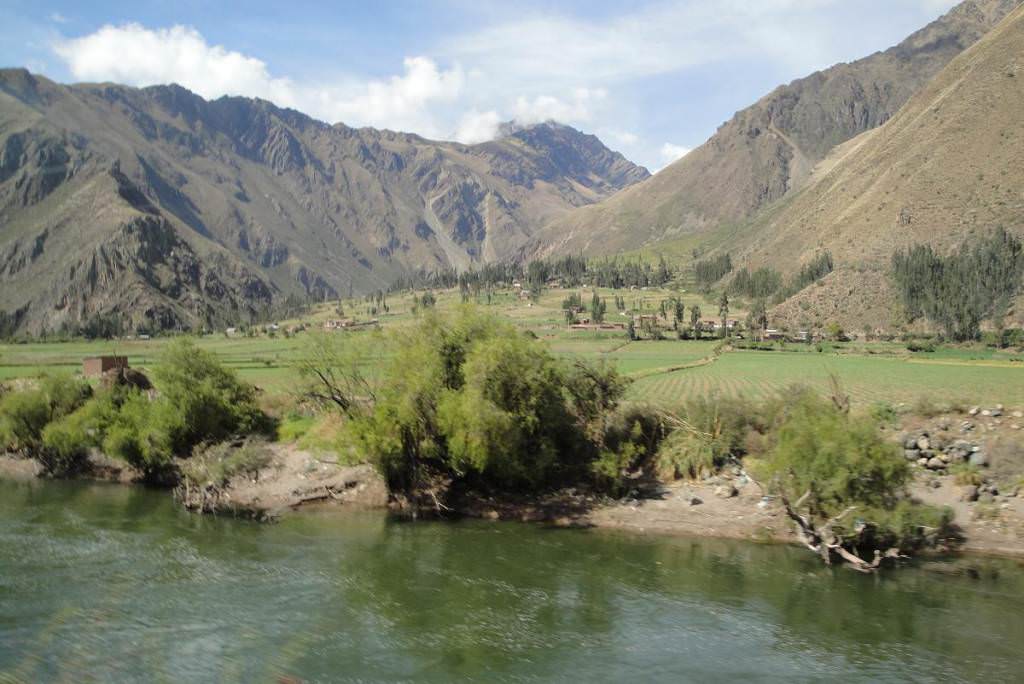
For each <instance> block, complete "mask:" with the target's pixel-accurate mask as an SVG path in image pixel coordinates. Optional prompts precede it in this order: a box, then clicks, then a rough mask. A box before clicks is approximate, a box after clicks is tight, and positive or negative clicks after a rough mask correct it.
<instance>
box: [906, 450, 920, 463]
mask: <svg viewBox="0 0 1024 684" xmlns="http://www.w3.org/2000/svg"><path fill="white" fill-rule="evenodd" d="M920 454H921V452H920V451H918V450H917V449H904V450H903V458H905V459H907V460H908V461H916V460H917V459H919V458H921V456H920Z"/></svg>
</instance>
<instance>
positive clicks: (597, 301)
mask: <svg viewBox="0 0 1024 684" xmlns="http://www.w3.org/2000/svg"><path fill="white" fill-rule="evenodd" d="M607 308H608V307H607V305H606V304H605V301H604V300H603V299H601V298H600V297H598V296H597V290H594V295H593V297H591V299H590V322H591V323H603V322H604V314H605V311H606V310H607Z"/></svg>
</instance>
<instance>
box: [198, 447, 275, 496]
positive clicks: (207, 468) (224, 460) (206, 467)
mask: <svg viewBox="0 0 1024 684" xmlns="http://www.w3.org/2000/svg"><path fill="white" fill-rule="evenodd" d="M271 461H272V458H271V452H270V449H268V448H267V445H266V444H264V443H262V442H259V441H246V442H243V443H242V444H241V445H240V446H239V445H234V444H231V443H229V442H221V443H218V444H200V445H198V446H197V447H196V449H195V451H194V452H193V454H192V458H190V459H189V460H188V461H186V462H185V463H184V465H182V468H181V474H182V477H183V478H184V479H185V481H186V482H188V483H189V484H190V485H192V486H197V487H206V486H209V485H212V486H214V487H223V486H225V485H226V484H227V483H228V481H229V480H231V479H232V478H233V477H235V476H238V475H244V476H247V477H249V478H257V477H259V471H260V470H262V469H264V468H266V467H267V466H269V465H270V463H271Z"/></svg>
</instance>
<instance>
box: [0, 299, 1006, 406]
mask: <svg viewBox="0 0 1024 684" xmlns="http://www.w3.org/2000/svg"><path fill="white" fill-rule="evenodd" d="M566 294H567V292H566V291H564V290H553V291H548V292H545V293H544V295H543V296H542V297H541V299H540V301H539V302H537V303H535V304H533V305H531V304H529V303H528V302H523V301H520V300H518V299H517V298H515V297H514V296H512V295H511V294H510V293H496V294H495V295H494V296H493V297H492V304H491V306H485V307H481V308H483V309H485V310H486V311H490V312H492V313H494V314H495V315H497V316H500V317H503V318H505V319H507V320H510V321H512V322H513V323H515V324H516V325H517V326H519V327H521V328H523V329H524V330H530V331H532V332H533V333H534V334H535V335H536V336H537V337H538V338H540V339H541V340H542V341H543V343H544V344H547V345H548V347H549V348H550V349H551V350H552V352H553V353H555V354H556V355H558V356H560V357H562V358H566V359H576V358H582V359H587V360H591V361H599V360H604V361H605V362H607V363H611V364H614V365H615V366H616V367H617V368H618V369H619V370H620V371H621V372H622V373H624V374H626V375H628V376H630V377H631V378H633V380H634V383H633V385H632V386H631V388H630V391H629V398H630V399H632V400H635V401H650V402H652V403H657V404H661V405H665V406H671V405H673V404H678V403H680V402H682V401H684V400H686V399H687V398H689V397H694V396H701V395H709V394H719V395H723V396H750V397H764V396H768V395H771V394H774V393H777V392H780V391H785V390H786V389H787V388H789V387H791V386H794V385H798V384H802V385H808V386H811V387H815V388H818V389H823V390H824V389H827V388H828V385H829V377H830V375H831V374H835V375H836V376H837V377H838V378H839V379H840V381H841V383H842V386H843V388H844V390H845V391H846V392H847V393H849V394H850V395H851V396H852V398H853V399H854V400H855V402H857V403H858V404H860V405H867V404H870V403H873V402H878V401H888V402H891V403H899V402H906V403H912V402H916V401H918V400H919V399H921V398H922V397H924V398H928V399H931V400H933V401H934V402H953V401H958V402H964V403H972V404H973V403H997V402H999V403H1004V404H1007V405H1012V406H1024V360H1022V358H1021V356H1022V355H1021V354H1020V353H1008V352H1002V351H996V350H992V349H987V348H985V347H982V346H971V347H949V348H940V349H939V350H937V351H935V352H934V353H917V354H911V353H909V352H908V351H907V350H906V348H905V346H904V345H902V344H899V343H896V342H888V343H883V342H880V343H864V342H853V343H849V344H844V345H841V346H837V345H825V346H824V350H823V352H822V353H818V352H817V351H815V348H814V347H802V346H801V347H795V348H794V349H798V350H799V351H791V352H782V351H773V352H764V351H743V350H734V351H727V352H725V353H722V354H721V355H717V356H716V354H715V351H714V350H715V348H716V347H717V346H718V345H719V341H717V340H701V341H678V340H674V339H666V340H661V341H651V340H641V341H636V342H630V341H629V340H628V339H627V338H626V336H625V334H624V333H607V332H602V333H595V332H590V331H576V332H572V331H569V330H567V328H566V326H565V324H564V319H563V317H562V312H561V308H560V307H561V301H562V299H563V298H564V297H565V296H566ZM602 294H604V295H605V296H608V297H609V298H610V297H611V296H612V295H613V294H620V295H621V296H625V297H627V298H628V299H629V300H630V302H631V305H632V303H633V302H634V301H639V300H643V301H642V304H643V306H644V309H645V310H654V308H655V307H656V306H657V303H658V302H659V301H660V299H662V298H665V297H669V296H682V297H683V299H684V301H697V302H699V303H700V304H701V306H702V307H703V308H704V311H705V317H707V316H708V315H709V313H710V312H711V311H712V310H713V306H712V305H711V304H709V303H707V302H706V301H703V300H701V299H699V298H697V297H695V296H694V295H689V294H687V293H685V292H683V293H679V292H668V291H644V292H636V291H633V292H624V293H613V292H612V291H610V290H608V291H602ZM588 296H589V291H588ZM457 303H458V297H457V295H456V294H455V293H441V294H440V296H439V303H438V308H440V309H442V310H451V309H453V308H455V307H456V306H457ZM343 306H344V309H345V313H346V315H349V316H356V317H363V318H365V317H366V316H365V312H363V311H362V310H361V309H362V308H363V307H365V304H362V303H360V302H345V303H343ZM389 306H390V309H391V311H390V312H389V314H388V315H386V316H381V317H380V318H381V323H382V326H383V327H384V330H385V334H386V333H387V330H388V329H390V328H394V327H400V326H404V325H409V324H410V323H412V322H413V321H414V320H415V317H414V316H413V315H412V313H411V298H410V297H409V296H405V297H396V298H394V299H393V300H392V301H390V303H389ZM333 316H337V312H336V310H335V309H334V307H333V306H331V305H327V306H322V307H320V308H319V309H317V310H315V311H313V312H311V313H310V314H309V316H307V317H306V318H304V319H300V320H297V321H291V322H284V321H282V326H284V325H285V324H286V323H292V324H294V323H299V322H304V323H307V324H309V325H310V326H311V329H313V330H316V329H319V328H320V324H321V323H322V321H323V320H325V319H327V318H330V317H333ZM617 316H618V314H617V313H613V314H610V315H609V319H610V320H620V319H618V318H617ZM737 317H738V316H737ZM310 334H311V333H310V332H304V333H300V334H298V335H296V336H294V337H290V338H286V337H283V336H280V335H279V336H277V337H268V336H266V335H260V336H256V337H230V338H229V337H227V336H225V335H224V334H222V333H221V334H215V335H207V336H205V337H202V338H200V339H199V344H200V345H201V346H202V347H203V348H206V349H209V350H210V351H212V352H214V353H215V354H217V356H218V357H220V358H221V360H222V361H223V362H224V363H225V364H226V365H227V366H229V367H231V368H233V369H235V370H236V371H238V373H239V374H240V375H241V376H242V377H243V378H244V379H246V380H248V381H250V382H253V383H254V384H256V385H258V386H259V387H261V388H263V389H264V390H265V391H266V392H267V394H269V395H274V394H284V393H287V392H288V391H289V390H291V389H293V388H294V387H295V385H296V380H297V371H296V367H295V363H296V361H297V360H298V359H299V358H300V357H301V355H302V354H303V349H304V346H305V344H306V338H307V337H308V336H309V335H310ZM333 334H335V335H338V336H339V337H340V339H345V340H349V341H351V342H352V343H353V344H361V343H365V342H368V341H370V340H371V339H372V338H371V337H370V335H371V333H369V332H366V331H361V332H338V333H333ZM667 334H669V335H671V331H668V332H667ZM165 344H166V340H165V339H153V340H130V341H95V342H85V341H73V342H31V343H26V344H3V345H0V381H2V380H10V379H15V378H30V377H35V376H38V375H39V374H40V373H43V372H53V371H58V372H77V371H78V370H79V369H80V368H81V361H82V358H83V357H86V356H92V355H96V354H103V353H108V354H109V353H117V354H125V355H127V356H128V359H129V363H130V364H131V365H132V366H133V367H141V368H145V367H147V366H150V365H152V364H153V362H154V361H155V360H156V358H157V357H158V356H159V353H160V350H161V348H162V347H163V346H164V345H165Z"/></svg>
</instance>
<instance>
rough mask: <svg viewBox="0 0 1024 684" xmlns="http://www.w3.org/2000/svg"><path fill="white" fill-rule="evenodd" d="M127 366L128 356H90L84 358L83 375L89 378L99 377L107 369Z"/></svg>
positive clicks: (122, 368)
mask: <svg viewBox="0 0 1024 684" xmlns="http://www.w3.org/2000/svg"><path fill="white" fill-rule="evenodd" d="M127 368H128V357H127V356H89V357H86V358H84V359H82V375H84V376H85V377H87V378H99V377H102V375H103V374H104V373H106V372H107V371H110V370H114V369H118V370H125V369H127Z"/></svg>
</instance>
